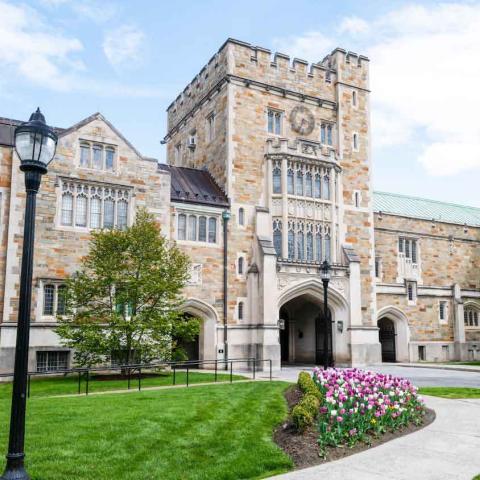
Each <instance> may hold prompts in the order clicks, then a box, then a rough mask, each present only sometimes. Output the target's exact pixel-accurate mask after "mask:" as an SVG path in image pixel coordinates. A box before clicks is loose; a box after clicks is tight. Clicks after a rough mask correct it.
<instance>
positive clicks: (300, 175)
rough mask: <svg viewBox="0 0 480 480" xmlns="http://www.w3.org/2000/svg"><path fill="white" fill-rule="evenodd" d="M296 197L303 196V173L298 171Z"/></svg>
mask: <svg viewBox="0 0 480 480" xmlns="http://www.w3.org/2000/svg"><path fill="white" fill-rule="evenodd" d="M295 195H300V196H303V172H302V171H301V170H297V179H296V182H295Z"/></svg>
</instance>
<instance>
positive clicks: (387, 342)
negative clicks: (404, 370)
mask: <svg viewBox="0 0 480 480" xmlns="http://www.w3.org/2000/svg"><path fill="white" fill-rule="evenodd" d="M378 328H379V329H380V330H379V334H378V335H379V340H380V344H381V346H382V362H396V361H397V352H396V348H395V337H396V333H395V324H394V323H393V321H392V320H390V319H389V318H387V317H383V318H381V319H380V320H379V321H378Z"/></svg>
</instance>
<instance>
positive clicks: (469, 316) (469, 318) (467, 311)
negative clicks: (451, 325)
mask: <svg viewBox="0 0 480 480" xmlns="http://www.w3.org/2000/svg"><path fill="white" fill-rule="evenodd" d="M463 321H464V323H465V326H466V327H478V325H479V324H478V310H477V309H476V308H475V307H473V306H466V307H465V308H464V310H463Z"/></svg>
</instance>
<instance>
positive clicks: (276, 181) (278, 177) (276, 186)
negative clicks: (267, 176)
mask: <svg viewBox="0 0 480 480" xmlns="http://www.w3.org/2000/svg"><path fill="white" fill-rule="evenodd" d="M272 175H273V193H282V170H281V169H280V167H275V168H274V169H273V172H272Z"/></svg>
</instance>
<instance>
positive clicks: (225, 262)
mask: <svg viewBox="0 0 480 480" xmlns="http://www.w3.org/2000/svg"><path fill="white" fill-rule="evenodd" d="M222 219H223V356H224V359H225V370H227V369H228V363H227V362H228V325H227V320H228V318H227V317H228V243H227V242H228V221H229V220H230V212H229V211H228V210H224V211H223V213H222Z"/></svg>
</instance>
